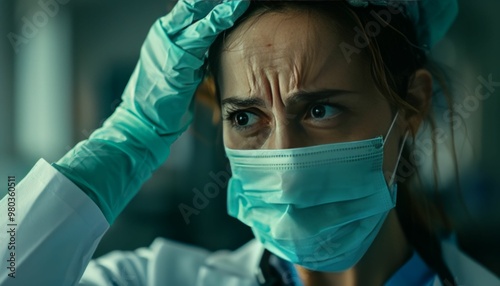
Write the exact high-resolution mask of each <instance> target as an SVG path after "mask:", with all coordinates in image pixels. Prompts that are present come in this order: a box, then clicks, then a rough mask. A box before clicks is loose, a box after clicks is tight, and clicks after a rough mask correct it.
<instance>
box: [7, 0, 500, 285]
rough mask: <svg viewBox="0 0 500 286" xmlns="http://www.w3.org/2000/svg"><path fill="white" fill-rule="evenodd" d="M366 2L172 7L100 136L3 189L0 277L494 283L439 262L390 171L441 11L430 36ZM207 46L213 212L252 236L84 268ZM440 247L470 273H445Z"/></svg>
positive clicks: (414, 109)
mask: <svg viewBox="0 0 500 286" xmlns="http://www.w3.org/2000/svg"><path fill="white" fill-rule="evenodd" d="M373 2H374V3H373V4H372V5H369V3H368V1H347V2H333V1H332V2H307V3H298V2H286V3H285V2H276V3H274V2H272V3H263V1H255V2H252V3H249V2H248V1H224V2H222V3H218V2H212V1H187V0H186V1H181V2H179V3H178V4H177V5H176V6H175V8H174V9H173V11H172V12H171V13H169V14H168V15H167V16H166V17H164V18H162V19H160V20H159V21H158V22H157V23H156V24H155V25H154V26H153V28H152V29H151V32H150V34H149V35H148V37H147V39H146V42H145V44H144V46H143V49H142V51H141V57H140V61H139V64H138V65H137V68H136V70H135V72H134V74H133V75H132V78H131V80H130V82H129V84H128V86H127V88H126V90H125V92H124V95H123V103H122V104H121V105H120V107H118V108H117V110H116V112H115V113H114V114H113V115H112V116H111V117H110V118H109V119H108V120H107V121H106V123H105V124H104V126H103V127H102V128H100V129H99V130H97V131H96V132H94V133H93V134H92V135H91V137H90V138H89V139H88V140H85V141H83V142H81V143H80V144H78V145H77V146H76V147H75V148H74V149H73V150H72V151H70V152H69V153H68V154H67V155H65V156H64V157H63V158H62V159H61V160H59V161H58V162H57V163H55V164H53V165H52V166H53V167H54V168H52V167H50V166H48V165H47V163H46V162H44V161H40V162H39V163H37V165H36V166H35V167H34V168H33V170H32V171H31V172H30V174H28V175H27V177H26V178H25V179H24V180H23V181H22V182H21V183H20V184H19V186H18V188H17V193H16V194H17V197H16V202H17V206H18V207H17V214H16V220H15V224H16V226H14V228H15V232H16V235H15V243H16V246H17V249H18V251H17V252H15V253H14V254H15V255H14V256H12V255H11V254H10V253H7V252H0V256H1V258H2V260H3V261H6V260H9V257H15V261H14V262H13V263H11V264H10V265H9V267H10V269H9V271H11V273H14V274H13V275H15V276H16V278H12V277H11V276H4V277H1V278H0V281H1V282H2V285H4V284H5V285H29V284H30V283H33V282H32V281H33V280H35V279H36V284H37V285H72V284H78V283H80V284H82V285H130V284H132V285H301V284H303V285H454V284H456V283H465V282H464V281H466V282H468V283H471V282H474V283H475V282H477V280H476V281H474V280H466V279H474V277H473V276H474V274H478V273H479V274H480V275H482V276H483V277H486V276H487V275H490V276H489V278H488V279H490V280H488V283H498V280H497V279H496V278H495V277H493V275H491V274H489V273H488V272H487V271H486V270H484V269H481V268H480V267H479V266H478V265H476V264H475V263H474V262H473V261H470V260H469V259H467V258H466V257H465V256H463V254H461V253H460V252H459V251H458V250H457V249H456V248H454V247H453V246H450V245H449V244H447V246H445V249H444V250H447V251H448V252H447V253H445V252H444V251H443V254H442V253H441V248H440V244H439V242H440V241H439V239H440V238H439V237H438V236H437V231H438V230H447V229H446V228H445V226H446V220H445V219H443V220H442V221H443V223H442V224H438V225H437V226H436V225H435V224H431V222H429V221H425V220H423V221H422V220H420V217H419V215H420V214H421V209H419V206H420V205H419V203H420V199H419V198H418V197H414V196H413V195H412V194H411V193H410V190H409V189H408V186H407V182H409V175H408V172H406V173H402V172H399V173H398V172H397V171H396V170H398V162H401V161H402V160H403V159H406V160H410V161H411V148H409V147H408V149H406V152H405V149H404V148H403V147H404V146H408V144H406V139H407V137H410V138H414V136H415V134H416V133H417V131H418V129H419V127H420V126H421V125H422V122H424V121H425V120H428V118H429V117H428V116H429V115H430V111H429V105H430V100H431V96H432V90H433V80H432V75H431V73H430V71H429V70H428V69H426V66H425V65H426V56H425V45H432V44H433V43H434V42H435V41H436V40H438V39H439V38H440V37H441V36H442V35H443V34H444V32H445V30H446V29H447V27H448V26H449V24H450V23H451V20H452V18H453V17H454V12H453V11H454V10H450V11H447V10H445V12H450V13H451V14H449V15H448V13H444V14H443V15H441V17H442V16H447V19H448V21H445V22H444V23H443V22H440V23H439V25H437V26H433V23H434V22H433V21H432V19H431V18H432V17H430V11H432V9H433V7H429V6H428V5H425V3H415V2H414V3H411V2H410V3H406V2H405V3H404V4H403V5H396V6H394V5H393V4H391V3H386V1H373ZM445 2H446V3H453V1H449V2H448V1H445ZM249 6H250V7H249ZM451 7H454V6H453V5H451ZM417 12H419V13H421V14H419V15H420V16H421V17H416V14H415V13H417ZM240 16H241V17H240ZM426 17H428V18H427V20H428V21H427V20H423V19H426ZM429 17H430V18H429ZM417 18H419V19H420V22H417V20H416V19H417ZM377 23H378V29H375V24H377ZM370 27H372V28H370ZM228 29H229V30H228ZM370 29H372V30H370ZM223 31H225V32H224V33H222V32H223ZM359 31H360V32H359ZM209 48H210V51H209V55H210V56H209V62H210V68H211V71H212V72H211V73H212V75H213V76H214V78H215V83H216V85H217V93H218V96H219V99H220V103H221V111H222V114H223V118H224V125H223V128H224V129H223V136H224V144H225V147H226V153H227V155H228V158H229V160H230V162H231V168H232V172H233V177H232V179H231V181H230V184H229V186H228V192H229V193H228V194H229V201H228V211H229V213H230V214H231V215H233V216H235V217H237V218H239V219H240V220H241V221H243V222H244V223H246V224H248V225H249V226H251V227H252V230H253V231H254V233H255V236H256V238H257V240H254V241H251V242H249V243H248V244H247V245H245V246H243V247H242V248H241V249H239V250H237V251H235V252H233V253H228V252H217V253H214V254H209V253H207V252H206V251H204V250H200V249H196V248H193V247H189V246H184V245H180V244H177V243H173V242H169V241H166V240H162V239H158V240H156V241H155V242H154V243H153V245H152V246H151V247H149V248H144V249H139V250H137V251H135V252H132V253H126V252H115V253H111V254H109V255H107V256H105V257H103V258H100V259H97V260H93V261H90V263H89V260H90V257H91V255H92V253H93V251H94V249H95V247H96V245H97V243H98V242H99V239H100V238H101V237H102V235H103V234H104V232H105V231H106V229H107V228H108V227H109V224H111V223H113V221H114V219H115V218H116V216H117V215H118V214H119V213H120V212H121V210H122V209H123V208H124V207H125V205H126V204H127V203H128V202H129V201H130V199H131V198H132V197H133V196H134V195H135V194H136V192H137V191H138V189H139V187H140V186H141V184H142V183H143V182H144V181H145V180H146V179H147V178H149V176H150V175H151V173H152V172H153V171H154V170H155V169H156V168H157V167H158V166H159V165H160V164H161V163H162V162H163V161H164V160H165V159H166V158H167V157H168V150H169V146H170V144H171V143H172V142H173V141H174V140H175V139H176V138H177V137H178V136H179V135H180V134H181V133H182V132H183V131H184V130H186V128H187V126H188V125H189V122H190V120H191V117H192V102H193V101H192V98H193V94H194V92H195V90H196V88H197V86H198V85H199V84H200V82H201V80H202V79H203V74H204V70H203V68H204V67H205V65H204V64H205V54H206V52H207V51H208V50H209ZM403 153H404V154H405V155H404V156H403V157H402V156H401V155H402V154H403ZM402 158H403V159H402ZM68 179H69V180H68ZM82 191H83V192H82ZM396 198H397V199H396ZM396 200H397V204H396ZM395 205H396V206H397V207H396V209H394V206H395ZM0 206H1V207H4V206H5V207H6V206H7V199H3V200H2V201H1V204H0ZM422 210H423V211H429V210H431V211H434V210H439V209H438V208H434V207H428V208H422ZM422 223H423V224H422ZM4 233H5V232H2V234H1V235H4V236H5V234H4ZM3 238H4V237H3V236H2V241H3ZM3 251H5V250H3ZM447 255H448V256H449V255H451V257H452V259H454V260H455V261H462V262H463V263H466V264H465V265H466V267H477V268H478V270H477V271H474V273H462V271H461V270H460V269H458V270H457V268H455V269H454V271H453V272H452V270H451V265H450V264H449V263H448V262H449V259H448V260H447V259H446V258H447ZM49 257H50V260H49V259H48V258H49ZM445 260H447V261H445ZM48 261H52V262H51V263H48ZM84 272H85V273H84ZM82 275H83V277H82ZM456 275H460V277H457V276H456ZM462 275H463V276H462ZM31 279H33V280H31Z"/></svg>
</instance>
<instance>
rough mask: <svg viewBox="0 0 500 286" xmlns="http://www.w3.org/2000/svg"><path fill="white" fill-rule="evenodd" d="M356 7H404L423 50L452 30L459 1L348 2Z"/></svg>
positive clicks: (391, 0) (368, 0)
mask: <svg viewBox="0 0 500 286" xmlns="http://www.w3.org/2000/svg"><path fill="white" fill-rule="evenodd" d="M347 2H348V3H349V4H350V5H352V6H355V7H367V6H368V5H369V4H371V5H377V6H389V5H392V6H394V5H402V6H403V7H404V13H405V15H406V16H407V17H408V18H409V19H410V20H411V21H412V23H413V24H414V25H415V29H416V32H417V40H418V41H419V44H420V45H421V46H422V47H423V48H428V49H430V48H432V47H433V46H434V45H435V44H436V43H437V42H439V41H440V40H441V39H442V38H443V37H444V36H445V34H446V33H447V32H448V30H449V29H450V27H451V25H452V24H453V22H454V21H455V19H456V17H457V15H458V3H457V0H399V1H395V0H347Z"/></svg>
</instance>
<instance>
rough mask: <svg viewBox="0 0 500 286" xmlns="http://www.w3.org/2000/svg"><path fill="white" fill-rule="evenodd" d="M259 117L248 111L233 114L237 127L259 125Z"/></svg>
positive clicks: (234, 123) (233, 121)
mask: <svg viewBox="0 0 500 286" xmlns="http://www.w3.org/2000/svg"><path fill="white" fill-rule="evenodd" d="M257 120H258V117H257V115H255V114H253V113H251V112H247V111H237V112H235V113H233V114H232V120H231V121H232V123H233V125H235V126H236V127H250V126H251V125H253V124H255V123H257Z"/></svg>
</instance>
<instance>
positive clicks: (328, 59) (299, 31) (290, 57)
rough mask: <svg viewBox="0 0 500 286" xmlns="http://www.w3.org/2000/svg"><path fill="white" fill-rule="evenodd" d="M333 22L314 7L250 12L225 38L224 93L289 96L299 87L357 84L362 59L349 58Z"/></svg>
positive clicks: (222, 93) (222, 85)
mask: <svg viewBox="0 0 500 286" xmlns="http://www.w3.org/2000/svg"><path fill="white" fill-rule="evenodd" d="M336 26H337V25H335V23H334V22H333V21H332V20H330V19H326V16H323V15H320V13H315V12H312V11H304V12H301V11H296V10H288V11H280V12H268V13H265V14H263V15H259V16H258V17H255V16H254V17H250V18H249V19H247V20H246V21H245V22H243V23H242V24H241V25H240V26H238V27H237V28H236V29H235V30H234V31H233V32H232V33H231V34H230V36H229V37H228V38H227V39H226V41H225V44H224V47H223V49H222V51H223V52H222V54H221V58H220V63H221V66H220V67H221V69H220V70H219V80H220V81H219V87H220V93H221V96H222V98H224V97H226V96H240V97H242V96H264V97H266V98H267V99H270V100H272V99H271V97H272V94H275V95H276V93H279V94H281V95H282V96H286V94H289V93H290V92H293V91H297V90H299V89H307V90H311V89H321V88H325V87H331V86H337V87H339V88H353V87H354V86H355V82H356V81H359V76H360V69H361V63H362V62H361V60H356V59H355V60H353V61H352V62H350V63H347V61H346V59H345V58H344V55H343V54H342V52H341V50H340V48H339V44H340V43H341V41H342V40H343V39H342V37H341V33H340V31H339V29H337V27H336Z"/></svg>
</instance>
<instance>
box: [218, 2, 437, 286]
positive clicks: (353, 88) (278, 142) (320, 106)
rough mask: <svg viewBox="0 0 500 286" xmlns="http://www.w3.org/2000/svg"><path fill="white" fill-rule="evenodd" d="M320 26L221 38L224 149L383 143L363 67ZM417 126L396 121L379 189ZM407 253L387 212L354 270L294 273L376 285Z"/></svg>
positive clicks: (283, 24) (274, 16)
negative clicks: (374, 140)
mask: <svg viewBox="0 0 500 286" xmlns="http://www.w3.org/2000/svg"><path fill="white" fill-rule="evenodd" d="M326 23H327V22H325V21H324V19H323V20H321V17H317V15H315V16H313V15H309V14H307V13H299V12H296V11H288V12H284V13H276V12H271V13H267V14H265V15H263V16H262V17H260V18H259V19H258V21H255V22H252V21H247V22H245V23H243V24H242V25H240V26H239V27H238V28H237V29H236V30H235V31H234V32H233V33H232V34H231V35H230V36H229V38H228V39H227V41H226V44H225V47H224V48H225V49H224V50H225V51H224V52H223V53H222V55H221V69H220V72H219V74H218V80H219V82H218V84H219V88H220V94H221V100H222V107H221V109H222V115H223V117H224V123H223V137H224V144H225V145H226V146H227V147H229V148H232V149H286V148H297V147H306V146H313V145H319V144H327V143H334V142H347V141H356V140H364V139H371V138H375V137H377V136H384V137H385V136H386V134H387V132H388V130H389V127H390V125H391V122H392V120H393V119H394V115H395V112H394V109H391V106H390V105H389V103H388V101H387V100H386V98H385V97H384V96H383V95H382V94H381V93H380V92H379V91H378V90H377V88H376V86H375V84H374V81H373V79H372V77H371V75H370V69H369V63H368V62H367V61H366V60H365V59H364V58H363V57H362V56H358V57H353V58H352V61H351V62H350V63H348V62H347V61H346V59H345V58H344V56H343V54H342V52H341V51H340V49H339V48H338V46H339V43H341V41H342V40H343V39H342V37H341V36H340V33H336V32H335V28H331V29H330V28H329V29H325V28H324V27H325V25H326ZM330 26H331V25H330ZM413 82H414V84H413V85H412V86H411V87H410V90H411V93H412V94H411V96H414V98H415V102H419V105H422V106H425V105H426V104H424V101H425V100H426V98H429V97H430V91H431V88H430V87H431V85H432V81H431V80H430V75H429V73H428V72H426V71H419V72H418V73H417V74H416V78H415V80H414V81H413ZM318 91H323V92H321V93H315V92H318ZM419 124H420V120H419V119H418V118H406V116H405V115H404V114H402V113H400V114H399V116H398V118H397V121H396V124H395V125H394V127H393V129H392V131H391V133H390V134H389V137H388V138H387V141H386V143H385V147H384V154H385V155H384V173H385V174H386V180H387V181H389V178H390V175H391V174H392V171H393V170H394V168H395V167H396V161H397V156H398V154H399V147H400V146H401V143H402V138H403V137H404V134H405V132H406V130H407V129H409V128H417V127H418V125H419ZM411 252H412V248H411V246H410V245H409V243H408V242H407V240H406V238H405V236H404V233H403V231H402V229H401V226H400V223H399V221H398V218H397V215H396V212H395V210H391V211H390V212H389V215H388V217H387V219H386V221H385V222H384V225H383V227H382V229H381V231H380V232H379V234H378V236H377V238H376V239H375V241H374V243H373V244H372V246H371V247H370V249H369V250H368V251H367V253H366V254H365V256H364V257H363V258H362V260H361V261H360V262H359V263H358V264H357V265H355V266H354V267H353V268H351V269H348V270H347V271H345V272H342V273H325V272H315V271H310V270H307V269H304V268H302V267H300V266H298V265H297V266H296V268H297V270H298V272H299V274H300V277H301V279H302V280H303V281H304V283H305V285H383V284H384V282H385V281H386V280H387V279H388V278H390V276H391V275H392V274H394V272H395V271H397V269H398V268H399V267H401V266H402V265H403V264H404V263H405V262H406V261H407V259H408V258H409V257H410V256H411Z"/></svg>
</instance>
